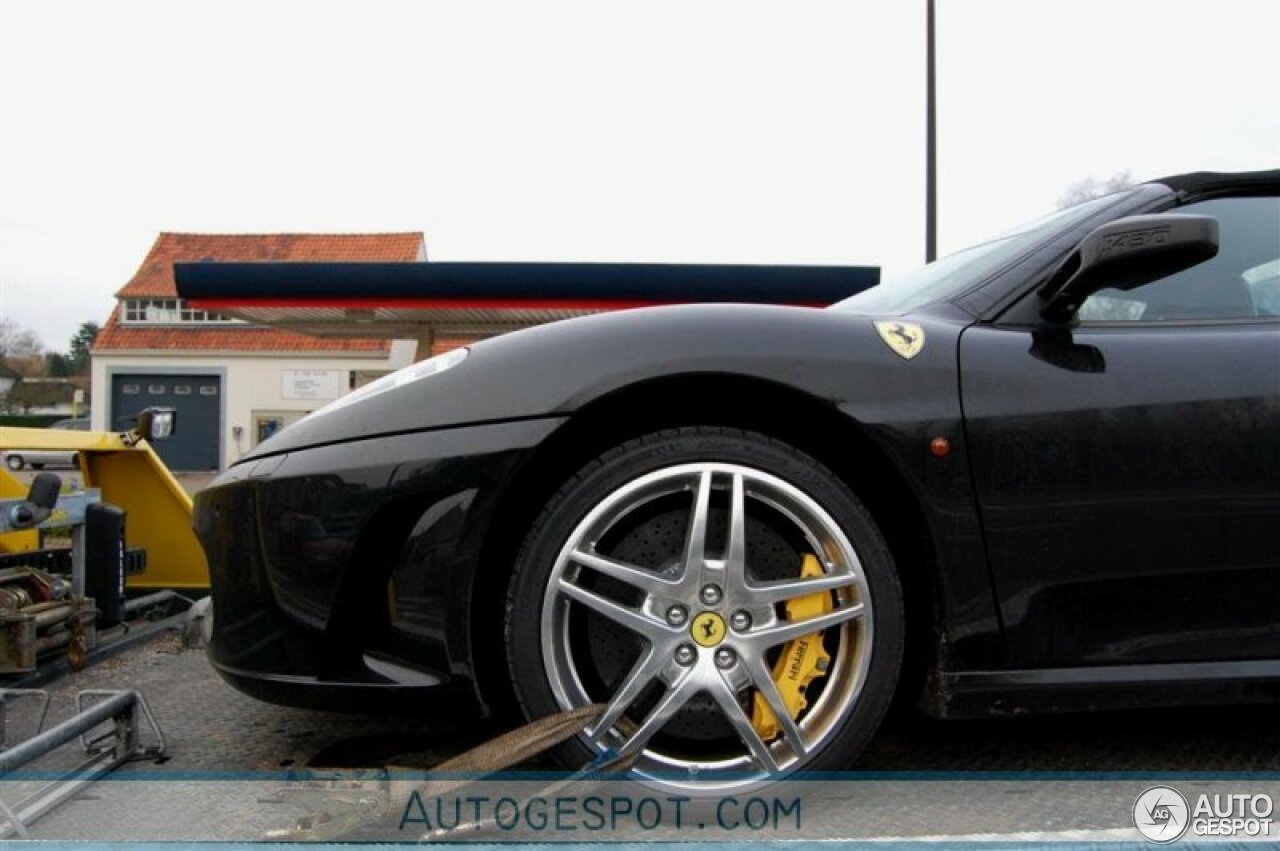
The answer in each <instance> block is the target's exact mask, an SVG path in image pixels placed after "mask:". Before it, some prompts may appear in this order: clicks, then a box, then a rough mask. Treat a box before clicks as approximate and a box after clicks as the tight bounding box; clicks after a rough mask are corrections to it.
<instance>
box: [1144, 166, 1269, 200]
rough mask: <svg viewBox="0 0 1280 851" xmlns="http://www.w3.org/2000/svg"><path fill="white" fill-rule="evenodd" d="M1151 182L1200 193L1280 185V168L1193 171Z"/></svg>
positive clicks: (1178, 189) (1179, 190) (1190, 192)
mask: <svg viewBox="0 0 1280 851" xmlns="http://www.w3.org/2000/svg"><path fill="white" fill-rule="evenodd" d="M1149 182H1150V183H1162V184H1164V185H1165V186H1168V187H1169V188H1170V189H1172V190H1173V191H1175V192H1185V193H1188V194H1191V195H1198V194H1201V193H1203V192H1213V191H1216V190H1219V189H1253V188H1262V187H1265V186H1280V169H1272V170H1271V171H1237V172H1229V171H1193V172H1191V173H1190V174H1175V175H1173V176H1172V177H1162V178H1160V179H1159V180H1152V181H1149Z"/></svg>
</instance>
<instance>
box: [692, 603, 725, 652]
mask: <svg viewBox="0 0 1280 851" xmlns="http://www.w3.org/2000/svg"><path fill="white" fill-rule="evenodd" d="M725 632H726V630H725V625H724V618H722V617H720V616H719V615H718V614H716V613H715V612H703V613H702V614H700V615H698V616H697V617H696V618H694V619H693V622H692V623H690V624H689V635H690V636H692V637H693V640H694V641H696V642H697V643H698V644H699V645H700V646H702V647H715V646H716V645H717V644H719V643H720V642H721V641H724V636H725Z"/></svg>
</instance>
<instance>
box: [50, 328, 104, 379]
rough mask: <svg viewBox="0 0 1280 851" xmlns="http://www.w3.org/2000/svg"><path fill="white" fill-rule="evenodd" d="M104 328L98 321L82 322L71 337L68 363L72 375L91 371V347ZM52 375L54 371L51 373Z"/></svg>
mask: <svg viewBox="0 0 1280 851" xmlns="http://www.w3.org/2000/svg"><path fill="white" fill-rule="evenodd" d="M101 330H102V326H100V325H99V324H98V323H97V322H81V323H80V328H79V330H77V331H76V333H75V334H74V335H73V336H72V337H71V348H70V349H69V350H68V351H67V365H68V366H69V367H70V369H71V372H70V373H69V374H70V375H84V374H85V373H87V372H88V371H89V349H90V348H92V347H93V341H94V340H95V339H97V337H98V332H99V331H101ZM50 374H51V375H52V373H50Z"/></svg>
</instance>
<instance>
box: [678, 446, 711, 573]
mask: <svg viewBox="0 0 1280 851" xmlns="http://www.w3.org/2000/svg"><path fill="white" fill-rule="evenodd" d="M710 506H711V471H710V470H707V471H705V472H703V473H701V474H700V475H699V476H698V484H697V485H695V486H694V491H693V510H692V511H691V512H690V513H689V532H688V535H687V536H686V538H685V545H684V569H685V575H686V576H696V575H697V574H698V573H699V572H701V570H702V568H703V567H704V566H705V565H706V563H707V515H708V514H709V513H710Z"/></svg>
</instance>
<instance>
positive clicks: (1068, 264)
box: [1037, 213, 1218, 322]
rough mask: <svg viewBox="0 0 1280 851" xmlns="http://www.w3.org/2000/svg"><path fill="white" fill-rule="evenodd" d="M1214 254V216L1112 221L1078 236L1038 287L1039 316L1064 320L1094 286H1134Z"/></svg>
mask: <svg viewBox="0 0 1280 851" xmlns="http://www.w3.org/2000/svg"><path fill="white" fill-rule="evenodd" d="M1217 253H1218V220H1217V219H1215V218H1213V217H1212V216H1188V215H1182V214H1178V213H1160V214H1157V215H1152V216H1128V217H1126V218H1123V219H1116V220H1115V221H1114V222H1108V223H1107V224H1105V225H1101V226H1100V227H1098V228H1097V229H1096V230H1094V231H1093V232H1092V233H1090V234H1089V235H1088V236H1086V237H1085V238H1084V239H1083V240H1081V241H1080V244H1079V245H1078V246H1076V250H1075V251H1073V252H1071V256H1070V257H1068V258H1067V259H1066V261H1064V262H1063V264H1062V265H1061V266H1060V267H1058V270H1057V271H1056V272H1054V273H1053V275H1051V276H1050V277H1049V280H1048V281H1046V282H1045V283H1044V285H1043V286H1041V287H1040V289H1039V290H1038V291H1037V294H1038V295H1039V296H1040V298H1041V299H1043V301H1044V303H1043V304H1042V305H1041V307H1040V315H1041V316H1043V317H1044V318H1045V319H1047V320H1049V321H1050V322H1065V321H1067V320H1068V319H1070V318H1071V317H1072V316H1073V315H1074V314H1075V312H1076V311H1077V310H1079V309H1080V305H1081V304H1083V303H1084V300H1085V299H1086V298H1088V297H1089V296H1090V295H1092V294H1093V293H1095V292H1097V291H1098V290H1102V289H1118V290H1129V289H1133V288H1134V287H1140V286H1142V285H1143V284H1149V283H1151V282H1152V281H1156V280H1159V279H1160V278H1163V277H1166V276H1168V275H1172V274H1173V273H1175V272H1181V271H1182V270H1183V269H1190V268H1191V267H1192V266H1195V265H1196V264H1198V263H1203V262H1204V261H1206V260H1208V259H1210V258H1211V257H1213V256H1215V255H1216V254H1217Z"/></svg>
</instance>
